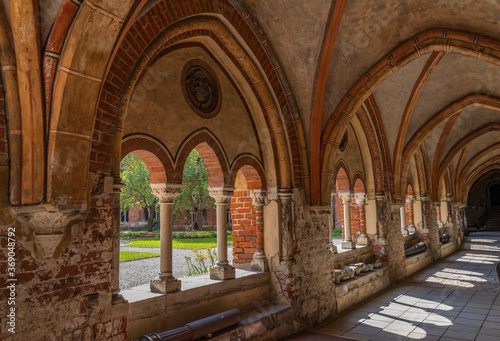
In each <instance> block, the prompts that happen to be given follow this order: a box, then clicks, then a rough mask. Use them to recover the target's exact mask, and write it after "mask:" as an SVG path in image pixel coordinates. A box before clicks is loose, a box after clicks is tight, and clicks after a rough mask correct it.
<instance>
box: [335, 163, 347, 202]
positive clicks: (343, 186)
mask: <svg viewBox="0 0 500 341" xmlns="http://www.w3.org/2000/svg"><path fill="white" fill-rule="evenodd" d="M332 183H333V184H334V186H335V193H337V194H338V193H345V192H351V179H350V178H349V168H348V167H347V164H346V163H345V161H344V160H339V162H337V165H336V166H335V172H334V176H333V181H332Z"/></svg>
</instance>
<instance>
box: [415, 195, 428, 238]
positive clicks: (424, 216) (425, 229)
mask: <svg viewBox="0 0 500 341" xmlns="http://www.w3.org/2000/svg"><path fill="white" fill-rule="evenodd" d="M420 203H421V205H422V228H421V229H420V230H419V231H418V234H419V239H420V241H421V242H424V243H425V244H426V245H427V247H428V248H429V247H430V244H431V242H430V239H429V220H428V216H429V198H428V197H426V196H420Z"/></svg>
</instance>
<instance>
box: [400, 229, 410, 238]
mask: <svg viewBox="0 0 500 341" xmlns="http://www.w3.org/2000/svg"><path fill="white" fill-rule="evenodd" d="M401 233H402V234H403V236H405V237H406V236H408V235H409V234H410V231H408V229H407V228H404V229H401Z"/></svg>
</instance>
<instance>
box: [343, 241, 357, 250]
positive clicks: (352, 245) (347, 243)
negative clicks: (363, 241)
mask: <svg viewBox="0 0 500 341" xmlns="http://www.w3.org/2000/svg"><path fill="white" fill-rule="evenodd" d="M341 246H342V248H343V249H355V248H356V244H355V243H354V242H353V241H352V240H344V241H343V242H342V244H341Z"/></svg>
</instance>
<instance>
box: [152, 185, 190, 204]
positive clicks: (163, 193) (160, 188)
mask: <svg viewBox="0 0 500 341" xmlns="http://www.w3.org/2000/svg"><path fill="white" fill-rule="evenodd" d="M150 186H151V191H152V193H153V195H154V196H155V197H157V198H158V199H159V200H160V204H172V203H173V202H174V199H175V197H176V196H178V195H179V194H181V192H182V185H180V184H150Z"/></svg>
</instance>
